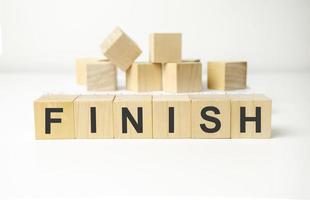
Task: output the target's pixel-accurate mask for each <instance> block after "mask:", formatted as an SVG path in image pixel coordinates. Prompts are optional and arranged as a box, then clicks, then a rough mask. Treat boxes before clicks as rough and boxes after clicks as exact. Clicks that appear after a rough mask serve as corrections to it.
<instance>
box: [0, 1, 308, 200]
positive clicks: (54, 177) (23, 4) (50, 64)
mask: <svg viewBox="0 0 310 200" xmlns="http://www.w3.org/2000/svg"><path fill="white" fill-rule="evenodd" d="M309 24H310V1H306V0H304V1H302V0H295V1H293V0H291V1H289V0H283V1H280V0H274V1H267V0H262V1H259V0H252V1H245V0H243V1H241V0H240V1H237V0H219V1H202V0H201V1H199V0H191V1H189V0H183V1H171V0H170V1H169V0H166V1H164V0H159V1H155V0H154V1H151V0H149V1H147V0H145V1H142V0H140V1H138V0H135V1H134V0H128V1H125V0H124V1H120V0H113V1H112V0H110V1H104V0H102V1H99V0H98V1H95V0H88V1H86V0H85V1H78V0H77V1H68V0H67V1H65V0H63V1H60V0H19V1H18V0H0V28H1V31H2V32H1V33H0V35H1V38H2V40H0V46H1V44H2V47H1V48H0V49H2V54H1V55H0V105H1V110H0V136H1V139H0V199H31V198H38V199H39V198H44V199H46V198H49V199H80V198H81V199H90V198H98V199H102V197H106V196H109V198H113V199H119V198H131V199H137V198H139V199H145V198H146V197H148V198H150V197H154V199H155V198H156V197H159V196H160V197H163V196H165V197H166V199H171V198H175V197H176V196H180V197H182V198H187V199H193V198H205V197H212V198H231V197H233V198H245V199H247V198H249V197H252V198H253V197H255V198H293V199H296V198H305V199H309V198H310V191H309V185H310V170H309V169H310V137H309V133H310V129H309V127H308V124H309V113H310V107H309V102H310V95H309V92H308V91H309V84H310V81H309V80H310V73H309V69H310V45H309V44H310V25H309ZM115 26H120V27H122V28H123V29H124V30H125V31H126V32H127V33H128V34H129V35H130V36H131V37H132V38H133V39H134V40H135V41H136V42H137V43H138V44H139V45H140V47H141V48H142V50H143V54H142V55H141V56H140V57H139V60H147V59H148V33H151V32H168V31H169V32H182V34H183V57H184V58H200V59H201V60H202V61H203V63H204V70H205V67H206V64H205V63H206V61H209V60H217V59H224V60H230V59H233V60H234V59H236V60H239V59H242V60H247V61H248V63H249V65H248V67H249V73H248V86H249V87H250V88H249V89H247V90H245V91H236V93H249V92H250V93H251V92H257V93H264V94H266V95H267V96H269V97H271V98H272V100H273V113H272V135H273V137H272V139H270V140H56V141H37V140H35V139H34V121H33V106H32V104H33V100H34V99H35V98H37V97H39V96H40V95H42V94H44V93H50V92H54V93H55V92H66V93H76V94H78V93H87V92H86V91H85V88H84V87H78V86H76V85H75V76H74V63H75V59H76V58H77V57H85V56H86V57H88V56H95V57H96V56H97V57H100V56H101V53H100V49H99V44H100V42H101V41H102V40H103V39H104V37H105V36H106V35H107V34H108V33H109V32H110V31H111V30H112V29H113V28H114V27H115ZM0 52H1V51H0ZM119 84H120V87H121V88H124V74H123V73H121V74H119ZM203 84H204V88H206V74H205V73H204V74H203ZM204 92H208V93H210V92H214V91H208V90H205V91H204Z"/></svg>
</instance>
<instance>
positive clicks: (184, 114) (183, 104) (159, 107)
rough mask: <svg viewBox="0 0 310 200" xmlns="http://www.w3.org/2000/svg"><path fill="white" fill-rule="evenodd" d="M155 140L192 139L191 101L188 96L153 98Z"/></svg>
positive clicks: (160, 96)
mask: <svg viewBox="0 0 310 200" xmlns="http://www.w3.org/2000/svg"><path fill="white" fill-rule="evenodd" d="M171 108H172V109H173V112H172V111H171V113H172V114H169V109H170V110H171ZM169 115H170V117H169ZM169 120H171V122H172V123H170V125H169ZM153 138H166V139H167V138H191V101H190V98H189V97H188V96H187V95H158V96H153Z"/></svg>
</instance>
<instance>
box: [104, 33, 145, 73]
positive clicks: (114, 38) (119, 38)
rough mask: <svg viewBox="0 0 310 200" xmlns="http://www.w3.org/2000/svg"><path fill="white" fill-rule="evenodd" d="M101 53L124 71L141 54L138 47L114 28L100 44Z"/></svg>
mask: <svg viewBox="0 0 310 200" xmlns="http://www.w3.org/2000/svg"><path fill="white" fill-rule="evenodd" d="M101 50H102V53H103V54H104V55H105V56H106V57H107V58H108V59H109V60H111V62H112V63H113V64H114V65H116V66H117V67H119V68H121V69H122V70H124V71H126V70H127V69H128V68H129V67H130V65H131V64H132V63H133V62H134V61H135V60H136V58H137V57H138V56H139V55H140V54H141V53H142V51H141V50H140V48H139V46H138V45H137V44H136V43H135V42H134V41H133V40H132V39H131V38H130V37H129V36H128V35H127V34H125V33H124V32H123V31H122V30H121V29H120V28H116V29H115V30H114V31H113V32H112V33H110V35H109V36H108V37H107V38H106V39H105V40H104V41H103V43H102V44H101Z"/></svg>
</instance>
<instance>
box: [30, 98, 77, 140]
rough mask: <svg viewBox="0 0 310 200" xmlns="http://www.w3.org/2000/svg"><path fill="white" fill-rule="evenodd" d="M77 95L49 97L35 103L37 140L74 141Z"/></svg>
mask: <svg viewBox="0 0 310 200" xmlns="http://www.w3.org/2000/svg"><path fill="white" fill-rule="evenodd" d="M75 98H77V96H75V95H49V96H43V97H41V98H39V99H37V100H35V101H34V116H35V131H36V139H73V138H74V137H75V130H74V111H73V101H74V100H75Z"/></svg>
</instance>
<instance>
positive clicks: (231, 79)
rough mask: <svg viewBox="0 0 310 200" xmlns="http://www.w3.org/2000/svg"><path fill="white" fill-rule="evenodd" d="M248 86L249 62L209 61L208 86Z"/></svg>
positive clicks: (233, 87)
mask: <svg viewBox="0 0 310 200" xmlns="http://www.w3.org/2000/svg"><path fill="white" fill-rule="evenodd" d="M246 86H247V62H224V61H219V62H208V88H209V89H217V90H235V89H244V88H246Z"/></svg>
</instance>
